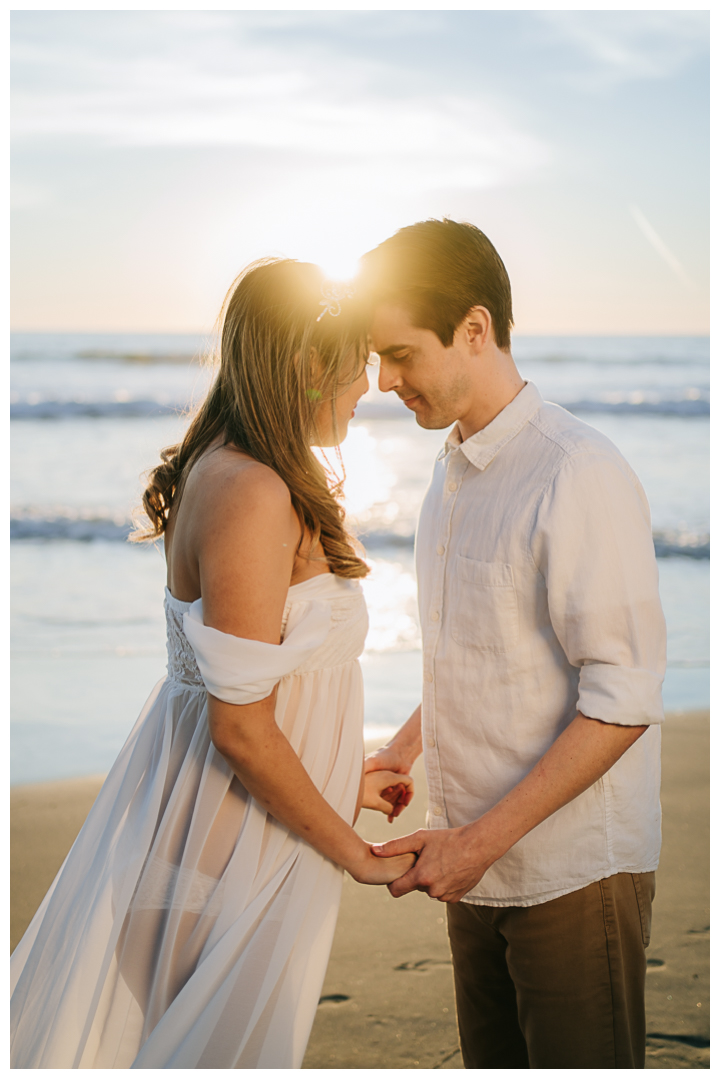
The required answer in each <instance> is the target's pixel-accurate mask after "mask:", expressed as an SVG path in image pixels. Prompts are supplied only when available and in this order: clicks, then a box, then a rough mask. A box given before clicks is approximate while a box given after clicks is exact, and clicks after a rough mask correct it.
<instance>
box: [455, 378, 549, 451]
mask: <svg viewBox="0 0 720 1080" xmlns="http://www.w3.org/2000/svg"><path fill="white" fill-rule="evenodd" d="M542 404H543V399H542V398H541V396H540V391H539V390H538V388H537V387H536V386H535V384H534V383H531V382H528V383H525V385H524V386H523V388H522V390H521V391H520V393H519V394H517V395H516V396H515V397H514V398H513V399H512V401H511V402H510V404H509V405H506V406H505V408H504V409H503V410H502V412H499V413H498V415H497V416H496V417H495V419H494V420H491V421H490V423H489V424H488V425H487V427H484V428H481V429H480V431H476V432H475V434H474V435H471V436H470V438H469V439H465V441H464V442H463V440H462V437H461V435H460V431H459V428H458V426H457V424H455V427H454V428H453V429H452V431H451V432H450V434H449V435H448V437H447V439H446V440H445V454H443V455H442V456H443V457H444V456H445V455H447V454H449V453H451V452H452V451H453V450H458V449H459V450H462V452H463V454H464V455H465V457H466V458H467V459H468V461H469V462H470V464H471V465H474V466H475V468H476V469H480V470H481V471H482V470H483V469H485V468H487V466H488V465H489V464H490V462H491V461H492V460H493V458H494V457H495V455H496V454H497V453H498V451H499V450H501V449H502V447H503V446H505V444H506V443H509V442H510V440H511V439H514V438H515V436H516V435H517V434H518V432H519V431H520V430H521V429H522V428H523V427H524V426H525V424H526V423H527V422H528V420H529V419H530V418H531V417H532V416H534V415H535V413H536V412H537V411H538V409H539V408H540V406H541V405H542Z"/></svg>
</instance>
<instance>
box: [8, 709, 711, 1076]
mask: <svg viewBox="0 0 720 1080" xmlns="http://www.w3.org/2000/svg"><path fill="white" fill-rule="evenodd" d="M415 780H416V785H417V795H416V798H415V800H414V801H413V803H412V804H411V806H410V807H409V808H408V810H407V811H406V812H405V813H404V814H403V815H402V816H401V817H400V819H399V820H398V821H396V822H395V823H394V824H393V825H392V826H390V825H388V824H387V822H385V820H384V819H382V818H380V816H379V815H378V814H372V813H370V812H368V811H363V813H362V814H361V817H360V820H359V823H358V828H359V830H360V832H361V833H362V835H363V836H365V837H366V838H367V839H372V840H383V839H387V838H389V837H390V836H399V835H402V834H403V833H406V832H409V831H412V830H413V829H416V828H419V827H421V826H422V825H423V824H424V812H425V783H424V774H423V770H422V763H421V762H418V765H417V766H416V771H415ZM101 783H102V777H99V776H95V777H86V778H83V779H80V780H68V781H57V782H53V783H45V784H28V785H23V786H20V787H15V788H12V789H11V815H12V817H11V875H12V877H11V930H10V937H11V948H13V947H14V946H15V944H16V943H17V941H18V940H19V939H20V937H21V936H22V933H23V932H24V930H25V927H26V926H27V924H28V922H29V921H30V919H31V918H32V915H33V913H34V912H35V910H36V908H37V907H38V905H39V903H40V901H41V900H42V898H43V895H44V893H45V891H46V889H47V888H48V886H49V885H50V883H51V882H52V880H53V877H54V876H55V874H56V873H57V870H58V869H59V867H60V865H61V863H62V861H63V859H64V858H65V855H66V854H67V851H68V849H69V848H70V845H71V844H72V842H73V839H74V837H75V836H76V835H77V832H78V830H79V829H80V827H81V825H82V822H83V821H84V819H85V816H86V815H87V813H88V811H89V809H90V807H91V806H92V803H93V800H94V799H95V797H96V795H97V792H98V790H99V788H100V785H101ZM662 802H663V837H664V839H663V851H662V858H661V862H660V868H659V871H658V892H657V897H656V900H655V904H654V909H653V928H652V940H651V944H650V948H649V950H648V983H647V1019H648V1043H647V1045H648V1057H647V1065H646V1067H647V1068H651V1069H682V1068H685V1069H706V1068H709V1048H708V1047H709V969H708V959H709V922H710V909H709V866H708V855H709V820H708V814H709V715H708V713H707V712H706V711H697V712H684V713H675V714H672V715H670V716H668V719H667V722H666V724H665V728H664V737H663V787H662ZM303 1067H304V1068H310V1069H333V1068H334V1069H359V1068H369V1069H389V1068H396V1069H413V1068H415V1069H418V1068H420V1069H438V1068H440V1069H442V1068H445V1069H457V1068H462V1059H461V1057H460V1053H459V1050H458V1044H457V1029H456V1025H455V1016H454V1005H453V990H452V970H451V966H450V956H449V949H448V944H447V936H446V928H445V909H444V905H442V904H439V903H437V902H436V901H432V900H430V899H429V898H428V897H426V896H424V895H421V894H413V895H411V896H409V897H405V898H403V899H402V900H397V901H396V900H393V899H392V898H391V897H390V895H389V893H388V892H387V890H386V889H381V888H372V887H370V886H365V885H358V884H357V883H356V882H354V881H352V879H350V878H349V877H348V876H347V875H346V877H345V883H344V888H343V899H342V905H341V909H340V917H339V921H338V928H337V933H336V936H335V942H334V945H333V950H332V955H331V958H330V964H329V966H328V972H327V977H326V980H325V985H324V987H323V993H322V998H321V1001H320V1007H319V1009H318V1013H317V1017H316V1020H315V1025H314V1027H313V1031H312V1035H311V1037H310V1043H309V1045H308V1049H307V1054H306V1056H305V1061H304V1066H303Z"/></svg>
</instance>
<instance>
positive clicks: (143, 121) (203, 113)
mask: <svg viewBox="0 0 720 1080" xmlns="http://www.w3.org/2000/svg"><path fill="white" fill-rule="evenodd" d="M157 14H158V13H154V15H155V18H152V19H149V20H148V21H145V22H143V23H142V26H143V28H144V36H143V37H142V38H141V39H140V45H139V46H136V47H134V48H133V47H132V44H131V39H130V38H129V37H127V30H128V25H127V24H123V26H124V31H125V36H123V35H120V37H119V38H118V40H117V41H115V42H113V41H111V40H108V38H107V31H106V27H107V24H106V23H104V22H100V23H95V24H94V25H95V26H96V27H100V28H102V29H103V31H104V35H105V36H103V37H102V39H101V40H100V41H98V40H97V32H96V36H95V38H94V39H93V38H92V36H91V37H90V38H89V39H88V38H86V39H83V38H82V36H80V37H78V36H73V35H72V34H68V35H67V37H68V41H67V48H66V47H65V45H66V42H65V41H64V40H62V41H58V40H57V38H56V37H52V36H51V37H49V38H48V39H47V40H43V39H41V38H39V37H38V36H37V35H35V36H33V35H32V34H27V35H26V36H23V35H19V36H18V39H17V41H16V47H15V57H14V64H15V84H16V90H15V92H14V95H13V122H12V130H13V133H14V136H15V138H16V139H19V140H24V141H27V140H33V139H46V138H48V137H50V138H52V137H60V138H67V137H75V138H81V139H85V140H90V141H91V142H95V143H100V144H104V145H113V146H152V147H198V148H202V147H245V148H248V149H254V150H269V151H281V152H284V153H290V154H292V155H295V157H296V158H304V159H310V158H313V157H315V159H316V160H318V161H322V163H323V164H324V166H325V167H327V168H330V169H332V168H333V167H335V168H337V169H338V170H339V171H340V173H341V174H342V175H344V176H346V175H347V173H348V171H352V170H353V169H357V168H358V167H360V168H362V169H363V170H364V171H368V172H369V173H370V174H371V175H372V176H377V174H378V171H380V172H382V173H383V174H384V175H385V177H386V180H387V182H389V183H390V184H391V185H392V184H393V183H394V182H395V183H397V184H400V185H402V186H405V185H407V184H408V183H410V184H411V185H412V186H413V188H414V189H416V190H429V189H434V188H438V187H443V188H458V187H474V188H478V187H480V188H481V187H488V186H492V185H497V184H500V183H506V182H514V181H516V180H518V179H521V178H524V177H526V176H528V175H532V174H535V173H537V172H538V171H541V170H543V169H544V167H545V166H546V165H547V164H548V162H549V160H550V156H551V153H550V148H549V146H548V145H547V144H546V143H544V142H543V141H542V140H540V139H538V138H537V137H535V136H534V135H533V134H532V133H530V132H528V131H527V130H525V129H524V128H523V127H522V126H521V125H520V124H519V123H517V122H516V121H514V120H513V119H511V118H510V117H509V116H508V115H507V110H504V109H503V107H502V106H501V105H500V104H499V103H498V101H497V100H494V99H493V98H492V97H491V96H490V95H488V94H482V93H477V94H476V95H474V96H473V97H470V98H469V97H467V96H464V95H457V94H453V93H440V94H431V93H429V92H428V89H427V87H426V86H425V85H423V82H422V80H418V79H415V80H414V81H413V82H412V84H409V85H407V86H406V87H405V88H404V89H403V88H401V87H399V86H398V83H399V82H401V80H399V79H398V72H397V70H395V69H393V68H392V66H391V65H389V64H387V63H385V62H383V61H381V60H379V59H373V58H372V56H369V55H364V56H361V57H351V56H347V55H342V54H341V52H338V50H337V49H334V48H332V47H331V43H330V42H329V41H324V42H323V41H322V40H319V39H315V40H311V41H310V42H309V43H308V42H306V41H304V40H303V42H302V43H301V44H302V47H301V45H300V44H299V43H298V42H297V41H296V40H295V38H294V37H293V35H292V34H285V35H283V34H279V33H275V34H272V35H268V34H267V33H263V34H260V35H259V36H258V33H257V29H258V23H257V20H254V21H253V20H251V21H250V22H247V23H246V22H245V21H242V22H237V21H232V20H230V21H228V19H227V18H223V17H222V15H223V13H219V15H220V18H216V19H209V18H208V17H205V18H203V17H202V16H201V14H199V13H190V14H191V15H192V16H193V17H192V18H190V19H188V18H185V17H184V16H185V14H186V13H173V15H174V16H175V15H181V16H183V17H181V18H173V19H172V20H171V21H169V22H165V23H162V22H158V19H157ZM280 14H282V13H280ZM196 16H198V17H196ZM132 21H133V20H131V22H132ZM134 21H135V22H136V21H137V17H135V20H134ZM90 22H91V23H92V20H91V21H90ZM60 25H65V24H60ZM87 25H89V24H87ZM259 25H260V28H261V29H263V30H267V26H266V23H264V22H262V21H261V23H260V24H259ZM278 26H280V27H281V28H284V30H285V31H287V29H288V27H292V22H290V23H286V21H285V22H280V23H278V22H277V20H276V22H275V27H274V28H275V29H276V30H277V28H278ZM66 29H67V27H66ZM162 29H165V31H169V32H166V33H165V34H164V35H163V34H162V33H160V31H161V30H162ZM390 88H392V89H390Z"/></svg>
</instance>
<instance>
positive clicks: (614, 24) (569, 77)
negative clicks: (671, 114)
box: [539, 11, 709, 91]
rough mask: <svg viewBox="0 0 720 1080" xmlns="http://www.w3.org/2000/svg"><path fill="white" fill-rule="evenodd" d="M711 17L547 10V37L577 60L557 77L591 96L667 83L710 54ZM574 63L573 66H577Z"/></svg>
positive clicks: (690, 13)
mask: <svg viewBox="0 0 720 1080" xmlns="http://www.w3.org/2000/svg"><path fill="white" fill-rule="evenodd" d="M708 15H709V12H705V11H546V12H541V13H539V19H540V22H541V23H544V25H545V28H546V32H550V33H551V34H552V35H553V36H555V37H556V38H557V39H558V40H560V41H564V42H565V43H566V45H570V46H573V47H574V49H575V50H576V55H575V56H572V55H570V56H569V57H568V62H567V64H565V65H563V67H562V69H560V72H559V77H560V78H562V79H564V80H566V81H568V82H571V83H572V84H573V85H575V86H577V87H578V88H582V89H585V90H589V91H593V90H595V91H597V90H606V89H611V88H613V87H614V86H617V85H618V84H621V83H625V82H629V81H635V80H642V79H667V78H670V77H672V76H674V75H675V74H676V73H677V72H678V71H679V70H680V69H681V68H682V67H684V66H685V65H686V64H687V63H688V62H689V61H691V60H693V59H695V58H696V57H697V56H698V55H700V54H703V53H707V52H708V48H709V21H708ZM573 61H574V62H573Z"/></svg>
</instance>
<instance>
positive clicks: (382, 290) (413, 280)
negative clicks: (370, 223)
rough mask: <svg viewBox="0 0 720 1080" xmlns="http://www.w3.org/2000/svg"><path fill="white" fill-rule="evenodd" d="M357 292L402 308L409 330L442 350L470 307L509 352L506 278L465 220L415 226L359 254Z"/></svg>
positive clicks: (483, 237) (495, 257)
mask: <svg viewBox="0 0 720 1080" xmlns="http://www.w3.org/2000/svg"><path fill="white" fill-rule="evenodd" d="M358 288H359V290H360V291H361V292H363V293H365V294H366V295H367V297H368V299H369V301H370V302H371V303H373V304H380V303H397V304H401V305H402V306H403V307H405V308H407V309H408V311H409V313H410V317H411V319H412V321H413V323H414V325H415V326H417V327H418V328H420V329H425V330H432V331H433V332H434V333H435V334H437V336H438V337H439V338H440V341H441V342H442V343H443V345H444V346H445V348H448V347H449V346H450V345H452V342H453V338H454V336H455V331H456V330H457V328H458V326H460V324H461V323H462V321H463V319H464V318H465V316H466V315H467V314H468V312H469V311H470V309H471V308H474V307H484V308H487V310H488V311H489V312H490V315H491V316H492V325H493V332H494V335H495V343H496V345H497V346H498V348H499V349H506V350H507V349H509V348H510V329H511V327H512V325H513V317H512V296H511V292H510V279H509V278H508V275H507V270H506V269H505V266H504V265H503V261H502V259H501V258H500V256H499V255H498V253H497V251H496V250H495V248H494V247H493V245H492V244H491V243H490V241H489V240H488V238H487V236H486V235H485V233H483V232H481V231H480V229H478V228H477V227H476V226H475V225H471V224H470V223H469V222H467V221H450V220H449V218H443V220H442V221H438V220H436V219H435V218H431V219H430V220H429V221H420V222H418V223H417V224H416V225H408V226H406V227H405V228H404V229H399V230H398V232H396V233H395V234H394V236H391V237H390V238H389V240H385V241H383V243H382V244H379V245H378V247H376V248H374V249H373V250H372V251H369V252H368V253H367V255H363V257H362V260H361V263H360V273H359V276H358Z"/></svg>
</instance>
